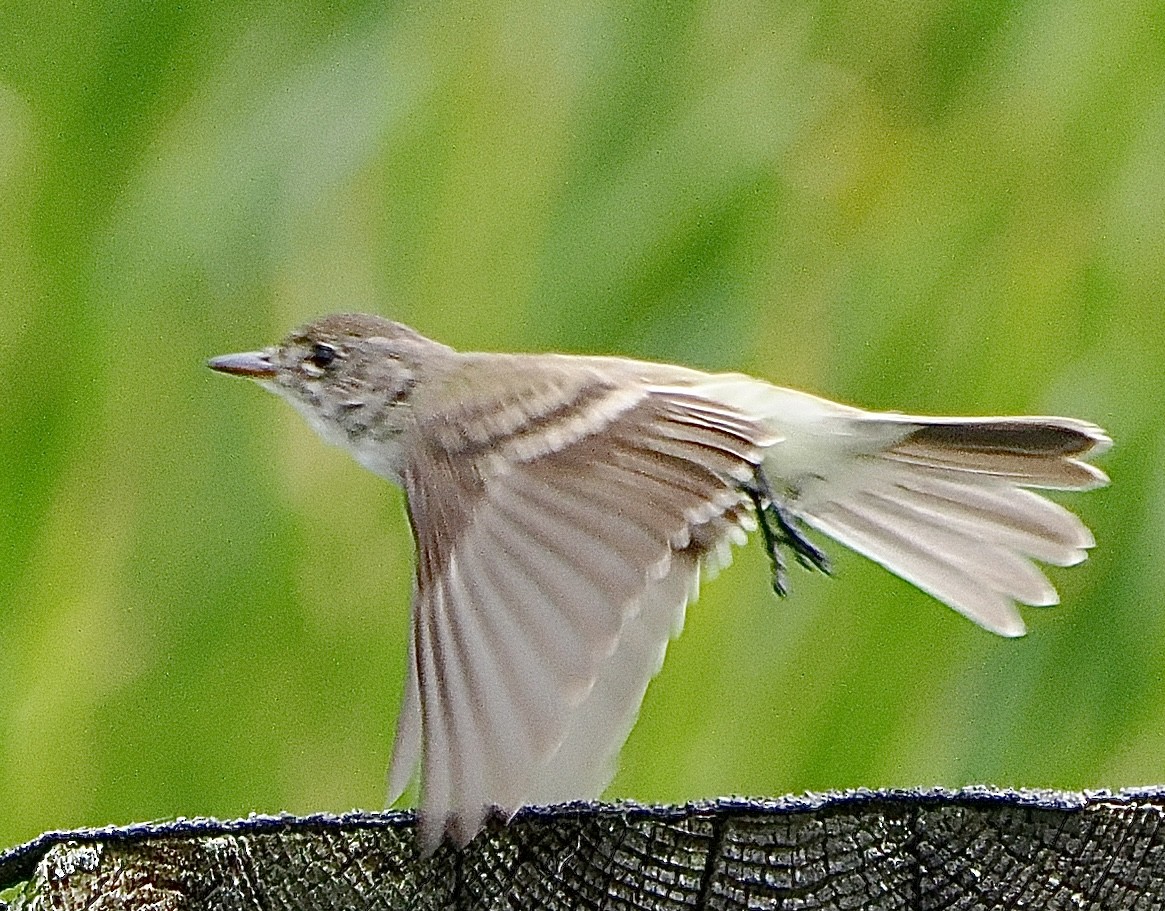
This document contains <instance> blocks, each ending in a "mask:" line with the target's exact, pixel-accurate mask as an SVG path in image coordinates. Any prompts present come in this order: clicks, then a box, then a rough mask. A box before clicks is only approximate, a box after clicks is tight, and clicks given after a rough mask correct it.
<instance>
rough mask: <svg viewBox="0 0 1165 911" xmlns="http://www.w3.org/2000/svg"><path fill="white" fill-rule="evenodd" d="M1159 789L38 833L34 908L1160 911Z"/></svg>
mask: <svg viewBox="0 0 1165 911" xmlns="http://www.w3.org/2000/svg"><path fill="white" fill-rule="evenodd" d="M1163 818H1165V786H1162V787H1153V788H1139V789H1127V790H1123V791H1120V792H1118V793H1111V792H1107V791H1094V792H1084V793H1073V792H1062V791H1028V790H1025V791H1010V790H999V789H994V788H987V787H971V788H964V789H962V790H957V791H954V790H946V789H929V790H891V791H868V790H857V791H847V792H844V793H829V794H810V795H806V796H803V797H786V798H782V799H779V800H746V799H722V800H713V801H706V802H700V803H691V804H686V805H683V806H640V805H636V804H630V803H622V804H599V803H586V804H570V805H566V806H562V807H551V808H527V809H526V810H523V811H522V812H521V813H520V814H519V815H518V816H517V817H516V818H515V819H514V820H513V822H511V823H510V824H508V825H504V824H500V823H498V824H495V825H492V826H491V827H490V828H489V829H488V830H487V831H486V832H484V833H482V834H481V835H479V836H478V837H477V838H476V839H474V841H473V842H472V843H471V844H470V845H469V846H468V847H467V848H465V849H463V850H460V851H458V850H455V849H452V848H449V847H443V848H442V849H441V850H439V851H438V852H437V853H436V854H435V855H434V856H433V857H430V858H424V859H423V858H420V857H418V854H417V848H416V843H415V841H414V838H413V822H414V819H413V815H412V814H411V813H408V812H385V813H362V812H353V813H346V814H342V815H338V816H336V815H328V814H318V815H314V816H286V815H285V816H250V817H248V818H246V819H239V820H231V821H225V822H224V821H219V820H214V819H179V820H176V821H173V822H158V823H139V824H135V825H130V826H110V827H107V828H99V829H78V830H75V831H66V832H47V833H45V834H44V835H42V836H40V837H39V838H37V839H34V840H33V841H31V842H29V843H27V844H25V845H21V846H19V847H16V848H13V849H11V850H9V851H6V852H4V853H3V854H0V888H5V887H11V886H13V885H17V884H22V885H20V888H18V889H17V890H15V892H14V894H10V896H9V901H10V902H11V906H10V907H11V908H12V909H13V911H16V909H33V908H37V909H39V908H54V909H68V908H82V907H84V908H126V909H134V908H150V909H154V911H164V909H195V908H224V909H233V908H238V909H253V908H264V909H284V908H296V909H314V908H351V909H371V908H409V909H424V908H434V909H437V908H440V909H461V908H465V909H470V908H548V909H558V908H563V909H565V908H619V909H634V908H645V909H663V908H846V909H865V908H910V909H927V908H943V909H955V908H960V909H962V908H1039V909H1057V908H1073V909H1076V908H1104V909H1126V908H1129V909H1131V908H1136V909H1150V908H1163V909H1165V826H1163V825H1162V820H1163Z"/></svg>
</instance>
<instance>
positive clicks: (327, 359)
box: [307, 342, 336, 370]
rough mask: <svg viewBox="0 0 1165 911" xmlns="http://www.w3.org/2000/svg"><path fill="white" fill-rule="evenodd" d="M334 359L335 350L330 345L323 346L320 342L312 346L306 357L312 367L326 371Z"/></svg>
mask: <svg viewBox="0 0 1165 911" xmlns="http://www.w3.org/2000/svg"><path fill="white" fill-rule="evenodd" d="M335 359H336V349H335V348H333V347H332V346H331V345H325V344H323V343H322V342H317V343H316V344H315V345H313V346H312V349H311V354H309V355H308V356H307V360H308V362H309V363H311V364H312V366H314V367H318V368H319V369H320V370H327V369H328V367H330V366H331V365H332V362H333V361H335Z"/></svg>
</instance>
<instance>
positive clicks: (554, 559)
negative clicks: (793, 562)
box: [395, 389, 771, 849]
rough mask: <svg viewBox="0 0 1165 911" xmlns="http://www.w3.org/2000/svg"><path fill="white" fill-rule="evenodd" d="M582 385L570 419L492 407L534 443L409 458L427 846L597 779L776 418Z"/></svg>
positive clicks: (678, 396)
mask: <svg viewBox="0 0 1165 911" xmlns="http://www.w3.org/2000/svg"><path fill="white" fill-rule="evenodd" d="M579 401H580V404H579V408H580V409H583V410H584V412H585V413H583V414H582V415H581V417H580V416H577V415H573V414H571V413H569V410H567V411H564V412H563V413H557V412H556V413H555V415H554V417H555V420H558V421H561V422H563V425H564V426H566V427H567V428H569V431H570V432H569V433H566V434H563V433H559V432H558V431H557V430H556V429H555V427H554V426H552V424H551V422H545V426H543V425H541V424H540V425H539V426H537V427H535V428H531V427H529V426H527V425H522V424H521V423H520V422H515V421H510V422H509V423H508V424H506V423H504V422H503V424H498V425H496V426H495V428H494V430H493V431H491V432H494V433H495V434H496V432H497V427H498V426H505V427H507V428H509V429H510V430H511V431H512V434H513V437H514V438H518V437H521V445H520V446H517V445H515V446H514V447H512V451H513V452H514V453H516V454H517V453H520V454H521V455H522V458H521V459H518V460H513V459H511V460H509V461H506V462H505V463H504V464H501V465H499V464H498V462H497V460H496V450H494V451H492V452H482V453H481V454H480V455H481V457H480V458H479V459H477V460H475V459H474V458H473V452H472V451H471V449H467V450H466V451H465V452H463V453H462V454H461V456H460V457H458V458H453V457H450V456H449V453H448V452H447V450H440V449H433V448H430V449H429V450H427V451H426V450H425V449H424V448H423V447H419V448H418V451H419V452H420V454H421V456H422V458H421V460H420V461H419V462H418V463H416V464H413V465H411V466H410V467H409V470H407V471H406V472H405V474H404V480H405V487H406V493H407V496H408V500H409V505H410V515H411V518H412V521H413V528H414V532H415V534H416V537H417V544H418V551H419V552H420V554H419V558H418V576H417V593H416V598H415V601H414V606H413V612H414V624H415V626H416V636H415V649H416V656H415V660H414V661H413V663H412V672H413V673H414V674H415V675H416V678H417V684H416V689H417V692H418V693H419V698H420V705H421V712H420V717H421V732H420V737H421V741H422V743H423V747H422V793H421V832H422V841H423V844H424V846H425V847H426V848H428V849H432V848H433V847H435V846H436V845H437V844H438V843H439V842H440V840H441V839H442V838H443V837H444V836H446V835H448V836H449V837H451V838H453V839H454V840H455V841H458V842H464V841H466V840H467V839H468V838H469V837H470V836H471V835H472V834H473V832H474V831H476V829H477V828H478V827H479V825H480V823H481V821H482V819H483V818H484V817H485V815H486V814H487V813H488V811H489V808H490V807H495V806H496V807H498V808H500V809H501V810H502V811H504V812H509V811H513V810H516V809H517V808H518V807H519V806H521V805H522V804H524V803H527V802H529V801H530V800H532V799H551V798H553V799H556V800H561V799H568V798H581V797H593V796H597V794H598V792H599V791H600V790H601V788H602V787H603V786H604V785H605V784H606V782H607V781H608V779H609V775H610V770H611V768H612V767H613V766H612V762H613V758H614V756H615V755H616V754H617V752H618V749H619V747H620V746H621V745H622V743H623V741H624V740H625V739H626V737H627V734H628V733H629V731H630V727H631V724H632V723H633V721H634V717H635V714H636V713H637V711H638V707H639V705H640V702H641V701H642V698H643V694H644V691H645V689H646V687H647V684H648V682H649V681H650V679H651V677H652V676H653V675H654V674H655V673H656V672H657V671H658V668H659V665H660V662H661V661H662V658H663V654H664V650H665V648H666V644H667V641H668V638H669V636H670V635H672V634H674V633H675V632H678V630H679V627H680V625H681V624H682V619H683V613H684V607H685V605H686V603H687V601H688V599H689V598H690V597H691V596H692V595H693V593H694V592H695V589H696V585H697V581H698V572H699V569H698V568H699V564H700V561H701V559H703V558H704V557H705V556H708V555H711V554H713V553H714V552H715V551H717V550H720V549H721V544H722V542H724V541H725V540H726V539H727V538H728V537H729V536H730V532H734V531H737V524H738V523H739V522H741V521H744V515H745V512H744V508H743V507H742V503H743V502H744V501H745V495H744V494H743V493H742V492H741V491H740V489H739V484H740V479H741V478H746V477H750V476H751V473H752V472H754V471H755V466H756V465H757V464H758V463H759V460H760V458H761V452H760V450H761V443H762V442H766V441H768V440H769V439H770V437H771V434H770V433H769V432H768V431H765V430H763V429H762V428H761V427H760V426H759V425H757V424H754V423H751V422H750V421H748V420H747V419H744V418H741V417H739V416H738V415H735V414H733V413H730V411H729V410H727V409H726V408H725V407H724V406H722V405H718V404H716V403H701V401H700V400H699V398H698V397H696V396H691V395H688V394H686V393H683V392H674V394H673V393H670V392H667V391H665V390H662V389H653V390H651V391H648V390H646V389H644V390H642V391H641V393H640V394H639V395H638V397H637V398H635V399H634V400H631V398H630V397H628V396H627V395H626V394H625V393H623V394H621V397H620V398H619V400H618V402H617V403H616V402H615V400H614V399H613V398H611V397H610V396H607V397H605V398H604V396H603V395H600V394H590V393H587V392H585V390H584V391H583V392H582V393H580V397H579ZM616 405H617V407H616ZM604 409H607V410H604ZM584 431H585V432H584ZM494 442H495V443H496V444H497V445H500V446H502V447H503V448H504V447H505V445H506V439H504V438H503V439H501V440H495V441H494ZM555 446H557V447H558V448H554V447H555ZM546 450H548V451H546ZM539 452H540V453H541V454H537V455H533V454H534V453H539ZM426 458H427V461H426ZM434 466H435V467H436V468H437V470H436V471H435V472H431V471H430V469H431V468H433V467H434ZM431 479H435V480H436V481H437V482H439V484H442V485H449V484H451V485H453V487H452V489H455V490H458V491H460V493H461V495H462V496H463V498H464V499H463V500H461V501H460V503H459V506H460V511H459V512H457V511H455V509H456V508H457V506H458V504H450V503H449V502H448V500H445V501H444V502H442V503H440V504H439V505H438V504H436V503H435V502H434V501H435V500H437V498H446V497H448V495H449V494H448V489H447V488H445V487H441V486H437V485H435V484H433V483H431ZM733 537H734V536H733ZM407 693H409V690H408V689H407V688H406V694H407ZM406 733H407V729H406ZM404 742H405V743H406V744H407V743H408V741H407V740H406V741H404ZM400 761H401V763H402V767H403V765H404V764H405V763H406V762H408V755H407V754H406V755H405V758H404V759H402V760H400ZM401 774H404V773H401ZM395 777H396V778H397V779H399V777H400V776H395ZM398 783H399V780H398Z"/></svg>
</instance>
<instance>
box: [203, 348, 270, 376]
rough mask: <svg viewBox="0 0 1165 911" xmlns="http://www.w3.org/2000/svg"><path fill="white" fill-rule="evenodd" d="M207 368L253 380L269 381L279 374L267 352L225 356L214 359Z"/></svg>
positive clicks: (207, 364)
mask: <svg viewBox="0 0 1165 911" xmlns="http://www.w3.org/2000/svg"><path fill="white" fill-rule="evenodd" d="M206 366H207V367H209V368H210V369H211V370H217V371H218V372H219V373H229V374H231V375H232V376H246V377H250V378H251V379H253V380H269V379H271V378H272V377H273V376H275V374H276V373H277V372H278V371H277V370H276V369H275V366H274V365H273V364H272V363H271V358H270V356H269V355H268V354H267V352H265V351H245V352H243V353H242V354H223V355H220V356H218V357H212V358H211V359H210V360H209V361H207V362H206Z"/></svg>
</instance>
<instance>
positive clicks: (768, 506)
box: [744, 467, 830, 597]
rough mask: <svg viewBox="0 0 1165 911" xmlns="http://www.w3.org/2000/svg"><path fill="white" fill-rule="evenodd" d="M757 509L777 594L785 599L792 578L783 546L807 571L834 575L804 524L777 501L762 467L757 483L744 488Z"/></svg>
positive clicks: (826, 559)
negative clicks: (786, 564)
mask: <svg viewBox="0 0 1165 911" xmlns="http://www.w3.org/2000/svg"><path fill="white" fill-rule="evenodd" d="M744 490H745V492H746V493H747V494H748V496H749V497H750V499H751V500H752V504H753V506H754V507H755V508H756V518H757V522H758V524H759V525H760V530H761V534H762V535H763V537H764V544H765V550H766V551H767V552H768V555H769V559H771V560H772V563H773V591H775V592H776V593H777V594H778V595H781V596H782V597H783V596H784V595H787V594H788V593H789V578H788V572H787V570H786V566H785V555H784V552H783V551H782V550H781V548H782V547H787V548H789V549H790V550H791V551H792V552H793V555H794V556H795V557H796V558H797V562H798V563H800V564H801V565H802V566H804V567H805V568H806V569H817V570H820V571H821V572H823V573H825V574H826V575H828V574H829V572H830V566H829V558H828V557H827V556H826V555H825V553H824V551H822V550H821V548H819V547H818V546H817V545H816V544H814V543H813V542H812V541H810V540H809V539H808V538H807V537H805V533H804V532H803V531H802V530H801V523H800V521H799V520H798V519H797V517H796V516H795V515H794V514H793V513H792V512H790V511H789V509H788V508H787V507H786V506H785V505H784V503H783V502H782V501H781V500H780V499H778V498H777V496H776V495H775V494H774V493H773V491H772V488H771V487H770V485H769V482H768V478H766V477H765V476H764V472H763V471H762V470H761V469H760V468H759V467H758V468H757V471H756V476H755V479H754V483H753V484H751V485H749V486H747V487H745V488H744Z"/></svg>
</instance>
